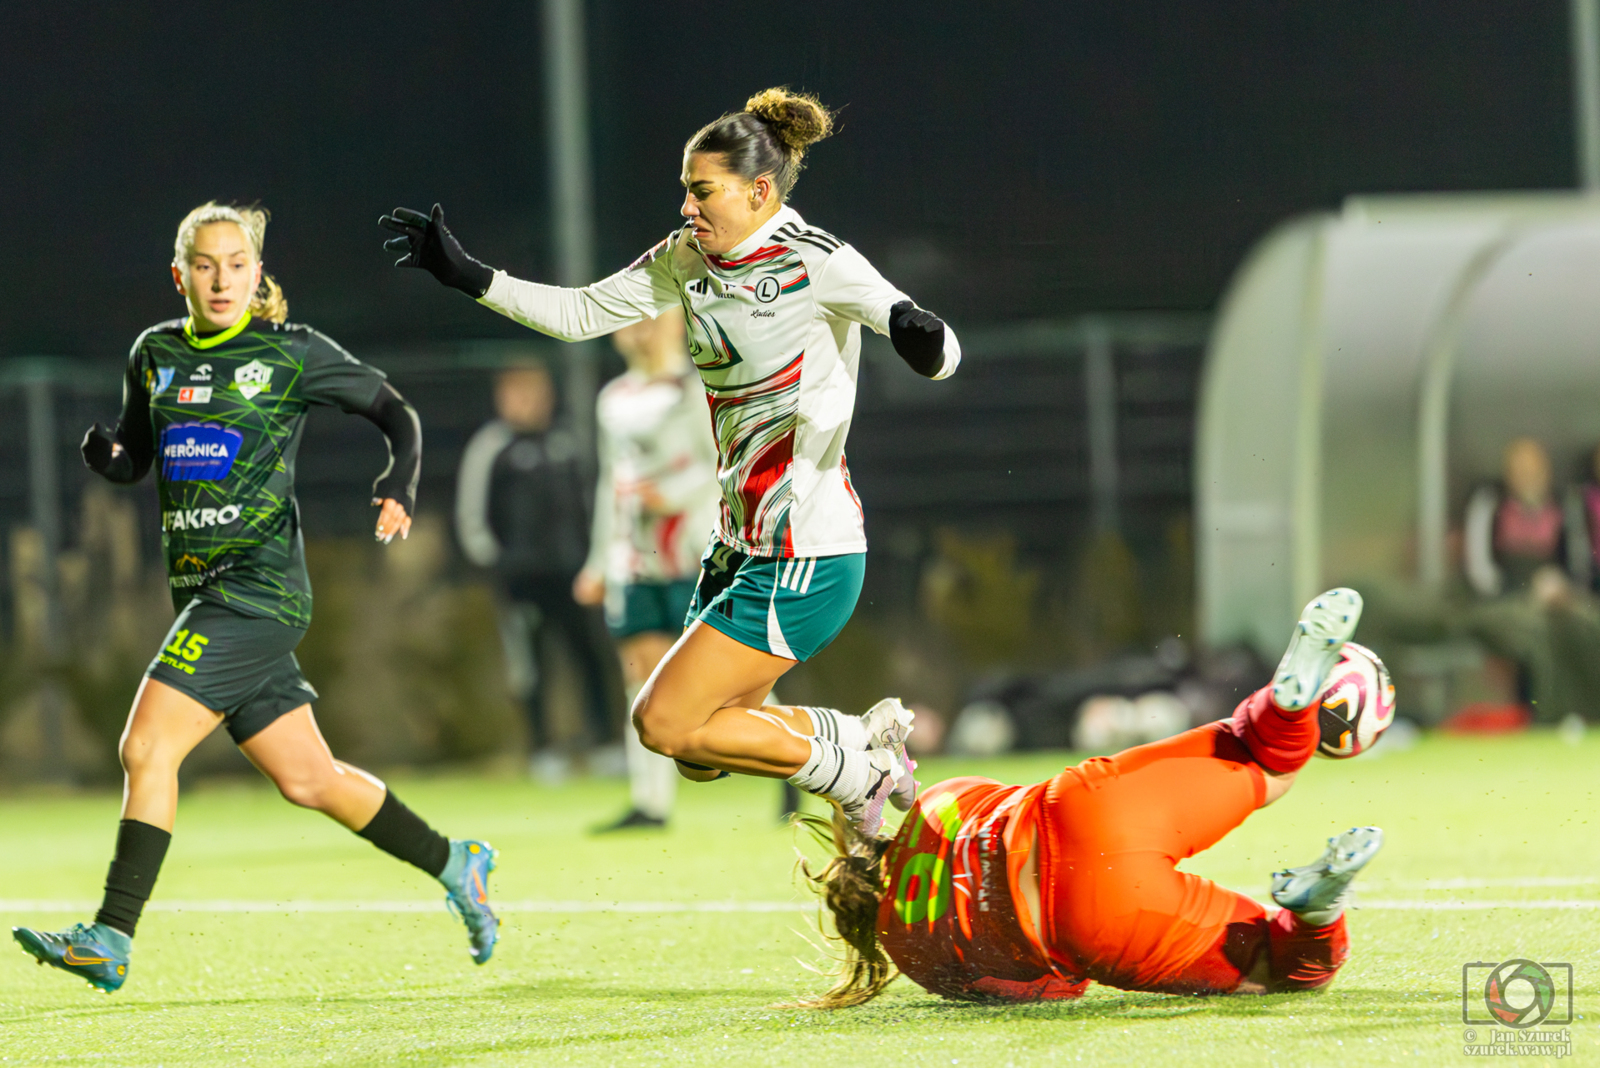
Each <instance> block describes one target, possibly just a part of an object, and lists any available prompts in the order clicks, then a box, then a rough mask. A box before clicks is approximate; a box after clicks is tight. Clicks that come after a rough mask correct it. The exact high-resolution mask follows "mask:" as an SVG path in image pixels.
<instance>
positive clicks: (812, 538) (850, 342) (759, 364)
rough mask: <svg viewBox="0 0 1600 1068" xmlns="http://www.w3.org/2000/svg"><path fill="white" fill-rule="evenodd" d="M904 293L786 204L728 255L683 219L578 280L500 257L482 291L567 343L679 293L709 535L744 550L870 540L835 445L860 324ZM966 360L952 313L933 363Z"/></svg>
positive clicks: (804, 548)
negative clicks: (710, 492) (629, 259)
mask: <svg viewBox="0 0 1600 1068" xmlns="http://www.w3.org/2000/svg"><path fill="white" fill-rule="evenodd" d="M909 299H910V298H909V297H907V296H906V295H905V294H904V293H902V292H900V291H899V290H898V289H896V288H894V287H893V286H892V285H890V284H889V283H888V282H886V281H885V280H884V278H883V276H882V275H880V274H879V273H878V272H877V271H876V270H875V269H874V268H873V266H872V265H871V264H870V263H868V262H867V260H866V257H864V256H862V255H861V253H859V252H857V251H856V250H855V249H854V248H852V247H851V246H849V245H847V244H845V243H844V242H842V241H840V240H839V239H838V238H836V237H833V236H832V235H830V234H827V233H825V232H823V231H821V230H817V229H814V228H812V227H810V226H807V225H806V222H805V220H804V219H802V218H801V217H800V214H799V213H798V212H796V211H795V210H794V209H792V208H789V207H784V208H781V209H780V210H779V211H778V213H777V214H776V215H774V216H773V217H772V218H771V219H769V220H767V222H766V223H765V224H763V225H762V226H761V228H760V229H758V230H757V231H756V232H755V233H753V234H751V235H750V237H748V238H746V239H745V240H744V241H743V242H741V243H740V245H739V246H738V247H737V248H735V249H733V250H732V251H731V252H729V253H728V255H726V256H713V255H710V254H709V253H705V252H702V251H701V250H700V248H699V247H698V245H697V243H696V242H695V241H694V239H693V237H692V236H691V233H690V231H689V229H688V227H684V228H683V229H680V230H677V231H675V232H673V233H672V234H671V235H670V236H668V237H667V238H666V240H664V241H662V242H661V243H660V244H659V245H657V246H656V247H655V248H653V249H651V250H650V251H649V252H647V253H645V254H644V255H643V256H641V257H639V259H638V260H636V261H635V262H634V263H633V264H632V265H631V266H629V267H628V268H627V269H626V270H623V271H619V272H617V273H616V274H614V275H612V276H611V277H609V278H605V279H602V280H601V281H599V282H596V283H594V284H593V285H589V286H584V287H583V288H582V289H564V288H561V287H557V286H545V285H539V284H537V283H534V282H525V281H521V280H519V279H515V278H512V277H510V276H509V275H507V274H506V273H505V272H503V271H496V272H495V276H494V281H493V282H492V283H491V284H490V286H489V290H488V292H487V293H485V294H484V295H483V297H482V298H481V303H483V304H485V305H487V306H488V307H490V308H493V309H494V310H495V311H498V312H500V313H501V314H502V315H506V316H509V317H510V318H512V319H515V320H516V321H517V322H519V323H522V324H523V325H525V326H530V327H532V328H533V329H535V330H538V331H540V332H541V333H545V334H549V335H551V336H552V337H557V338H561V339H563V340H566V341H580V340H584V339H586V338H593V337H600V336H601V335H604V334H609V333H611V332H612V331H614V330H618V329H621V328H622V327H624V326H627V325H628V324H629V323H634V322H638V321H639V320H640V319H643V318H646V317H653V316H656V315H659V314H660V313H661V312H663V311H665V310H666V309H667V308H670V307H671V306H673V305H674V304H681V305H682V307H683V310H684V314H685V320H686V322H687V324H688V329H689V353H690V356H691V357H692V358H693V359H694V363H695V366H696V367H697V368H698V369H699V371H700V377H701V380H702V381H703V382H704V383H705V387H706V392H707V394H708V395H709V397H710V403H711V423H712V428H713V430H714V432H715V434H716V439H717V451H718V470H717V480H718V482H719V483H720V486H721V491H722V501H721V507H720V515H719V516H718V520H717V534H718V537H720V538H721V540H722V541H723V542H725V543H726V544H728V545H731V546H733V547H734V548H735V549H738V550H740V551H742V552H746V553H749V554H751V555H753V556H785V557H788V556H834V555H838V554H841V553H855V552H864V551H865V550H866V547H867V538H866V532H865V529H864V526H863V523H862V515H861V501H860V500H859V499H858V498H857V497H856V494H855V490H854V489H852V488H851V486H850V471H849V468H848V467H847V466H846V464H845V457H844V445H845V438H846V437H848V435H849V433H850V419H851V416H852V415H853V414H854V412H855V399H856V376H857V370H858V367H859V361H860V356H861V327H862V326H868V327H871V328H872V329H873V330H875V331H877V332H878V333H880V334H887V333H888V332H889V309H890V308H891V307H893V306H894V305H895V304H896V303H898V302H900V301H902V300H909ZM960 361H961V346H960V344H959V343H958V342H957V341H956V336H955V332H954V331H953V330H950V329H949V328H948V327H946V329H945V346H944V365H943V366H942V367H941V368H940V369H939V373H938V374H937V375H935V376H934V377H935V378H946V377H948V376H949V375H951V374H952V373H954V371H955V369H956V365H957V364H959V363H960Z"/></svg>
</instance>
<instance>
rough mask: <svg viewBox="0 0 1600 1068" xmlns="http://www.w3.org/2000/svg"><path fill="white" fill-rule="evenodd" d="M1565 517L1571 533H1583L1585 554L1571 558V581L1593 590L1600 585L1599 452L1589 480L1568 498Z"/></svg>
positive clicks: (1592, 465) (1597, 450)
mask: <svg viewBox="0 0 1600 1068" xmlns="http://www.w3.org/2000/svg"><path fill="white" fill-rule="evenodd" d="M1567 517H1568V518H1567V523H1568V526H1569V527H1570V528H1571V529H1573V530H1575V531H1582V532H1583V537H1581V538H1580V539H1579V542H1580V544H1581V545H1582V546H1583V550H1584V551H1582V552H1577V553H1574V554H1573V556H1574V557H1575V559H1574V560H1573V566H1572V568H1571V569H1570V570H1571V572H1572V578H1573V581H1574V582H1575V583H1577V584H1578V585H1579V586H1582V587H1584V588H1587V589H1594V588H1595V587H1596V586H1597V585H1600V448H1596V449H1595V451H1594V455H1593V456H1592V457H1591V458H1590V460H1589V477H1588V478H1587V479H1585V480H1584V482H1583V484H1582V485H1580V486H1579V487H1578V488H1576V489H1575V490H1573V491H1572V492H1571V493H1570V494H1568V495H1567Z"/></svg>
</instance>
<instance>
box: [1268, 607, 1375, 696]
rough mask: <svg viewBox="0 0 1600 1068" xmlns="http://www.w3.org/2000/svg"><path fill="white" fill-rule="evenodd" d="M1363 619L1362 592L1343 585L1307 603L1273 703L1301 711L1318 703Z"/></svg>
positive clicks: (1274, 686)
mask: <svg viewBox="0 0 1600 1068" xmlns="http://www.w3.org/2000/svg"><path fill="white" fill-rule="evenodd" d="M1359 622H1361V595H1360V594H1359V593H1357V592H1356V591H1355V590H1352V589H1349V588H1348V587H1345V586H1339V587H1336V588H1334V589H1331V590H1328V591H1327V592H1326V593H1323V594H1321V595H1320V596H1318V597H1317V598H1315V599H1314V600H1313V601H1312V602H1311V603H1310V604H1308V605H1306V607H1305V610H1304V611H1302V612H1301V613H1300V621H1299V622H1298V623H1296V624H1295V628H1294V634H1293V636H1292V637H1290V639H1289V648H1287V649H1285V650H1284V653H1283V659H1282V660H1281V661H1279V663H1278V670H1277V671H1276V672H1274V673H1273V675H1272V703H1273V704H1275V705H1277V706H1278V707H1279V708H1281V709H1283V710H1284V711H1285V712H1298V711H1300V710H1301V709H1303V708H1309V707H1310V706H1312V705H1314V704H1316V703H1317V700H1318V699H1319V698H1321V696H1322V684H1323V683H1324V682H1325V681H1326V680H1327V678H1328V672H1330V671H1332V670H1333V665H1335V664H1337V663H1338V662H1339V656H1340V654H1342V653H1343V652H1344V643H1345V642H1347V641H1349V640H1350V639H1351V637H1352V636H1354V634H1355V632H1356V624H1357V623H1359Z"/></svg>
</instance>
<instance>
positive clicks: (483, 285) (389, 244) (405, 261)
mask: <svg viewBox="0 0 1600 1068" xmlns="http://www.w3.org/2000/svg"><path fill="white" fill-rule="evenodd" d="M378 225H379V226H382V227H383V228H384V229H386V230H393V231H394V232H395V233H397V234H399V235H400V236H399V237H391V238H390V239H389V240H387V241H385V242H384V243H383V247H384V248H386V249H388V250H389V251H390V252H404V253H405V255H404V256H401V257H400V258H399V259H397V260H395V261H394V265H395V266H396V267H420V268H421V269H422V270H424V271H427V272H428V273H429V274H432V275H433V276H434V277H435V278H437V279H438V280H439V281H440V282H443V283H444V284H445V285H447V286H450V287H451V288H452V289H459V290H461V292H463V293H465V294H466V295H467V296H469V297H471V298H472V299H473V300H477V299H478V298H479V297H481V296H483V295H484V294H485V293H487V292H489V283H490V282H493V281H494V268H493V267H489V266H487V265H486V264H483V263H479V262H478V261H477V260H475V259H473V258H472V257H471V256H469V255H468V254H467V250H466V249H464V248H462V247H461V242H459V241H457V240H456V235H455V234H452V233H451V232H450V228H449V227H447V226H446V225H445V224H444V208H442V207H440V206H439V205H438V204H435V205H434V206H433V214H432V215H424V214H422V212H420V211H412V210H411V209H410V208H395V209H394V213H393V214H392V215H385V216H383V217H382V218H381V219H379V220H378Z"/></svg>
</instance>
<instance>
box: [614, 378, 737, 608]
mask: <svg viewBox="0 0 1600 1068" xmlns="http://www.w3.org/2000/svg"><path fill="white" fill-rule="evenodd" d="M595 415H596V420H595V421H596V425H597V426H598V428H599V431H600V434H599V438H600V480H599V485H598V486H597V487H596V489H595V497H594V532H593V535H592V536H591V537H590V539H589V561H588V563H587V564H586V565H585V566H586V567H588V568H590V569H592V570H595V571H598V572H600V573H601V574H603V575H604V576H605V578H606V584H607V586H609V587H614V588H617V589H619V590H620V588H621V587H622V586H624V585H627V584H628V583H632V582H674V581H678V580H682V579H692V578H694V576H695V575H696V574H697V573H698V572H699V570H700V555H701V553H702V552H703V551H704V550H705V547H706V539H707V538H709V537H710V536H711V534H712V531H713V530H714V529H715V527H716V524H717V500H718V486H717V443H716V440H715V439H714V438H713V437H712V436H711V420H710V418H709V416H708V415H707V411H706V397H705V391H704V390H703V389H701V388H700V383H699V381H698V380H697V379H696V377H695V375H694V373H693V372H692V371H689V370H688V369H687V368H685V371H684V373H683V374H681V375H675V376H672V377H667V378H651V377H650V376H649V375H645V374H640V373H637V372H634V371H629V372H627V373H625V374H621V375H618V376H617V377H616V378H613V379H612V380H611V381H610V382H607V383H606V386H605V388H604V389H602V390H601V391H600V396H599V399H598V400H597V402H596V404H595Z"/></svg>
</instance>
